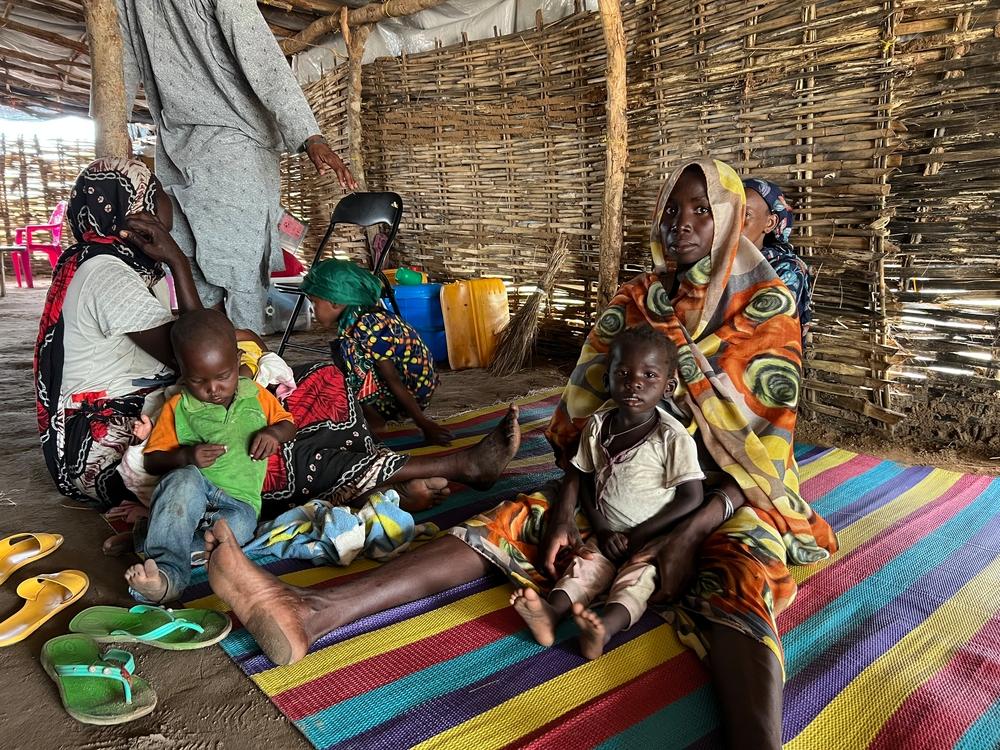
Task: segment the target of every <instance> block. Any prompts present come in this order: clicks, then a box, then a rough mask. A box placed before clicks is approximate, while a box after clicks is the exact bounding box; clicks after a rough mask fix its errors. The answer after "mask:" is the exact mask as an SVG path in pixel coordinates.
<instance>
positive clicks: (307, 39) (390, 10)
mask: <svg viewBox="0 0 1000 750" xmlns="http://www.w3.org/2000/svg"><path fill="white" fill-rule="evenodd" d="M443 2H444V0H387V2H384V3H379V2H374V3H371V4H369V5H366V6H364V7H363V8H353V9H351V10H350V11H348V13H347V24H348V26H363V25H365V24H369V23H377V22H378V21H381V20H383V19H386V18H398V17H400V16H409V15H413V14H414V13H417V12H419V11H422V10H427V9H428V8H433V7H434V6H435V5H440V4H441V3H443ZM339 27H340V14H339V13H334V14H332V15H329V16H326V17H325V18H320V19H319V20H318V21H313V22H312V23H311V24H309V25H308V26H306V27H305V28H304V29H302V31H300V32H299V33H298V34H296V35H295V36H293V37H291V38H290V39H282V40H281V51H282V52H284V53H285V54H286V55H296V54H298V53H299V52H301V51H302V50H304V49H307V48H308V47H310V46H312V44H313V42H316V41H318V40H319V39H321V38H322V37H324V36H326V35H327V34H330V33H332V32H333V31H334V30H336V29H337V28H339Z"/></svg>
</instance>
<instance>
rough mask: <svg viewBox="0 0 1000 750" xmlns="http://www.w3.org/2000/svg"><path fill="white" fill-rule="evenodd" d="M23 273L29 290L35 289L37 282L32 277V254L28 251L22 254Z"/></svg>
mask: <svg viewBox="0 0 1000 750" xmlns="http://www.w3.org/2000/svg"><path fill="white" fill-rule="evenodd" d="M21 271H22V272H23V273H24V278H25V280H26V281H27V282H28V289H34V288H35V280H34V279H33V278H32V276H31V254H30V253H29V252H28V251H27V250H25V251H24V252H22V253H21Z"/></svg>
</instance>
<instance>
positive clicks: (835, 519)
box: [826, 466, 934, 531]
mask: <svg viewBox="0 0 1000 750" xmlns="http://www.w3.org/2000/svg"><path fill="white" fill-rule="evenodd" d="M932 471H934V467H932V466H911V467H910V468H908V469H906V470H905V471H903V473H901V474H898V475H896V476H895V477H893V478H892V479H890V480H889V481H888V482H885V483H884V484H880V485H879V486H878V487H875V488H874V489H872V490H870V491H869V492H866V493H865V494H863V495H862V496H861V497H859V498H858V499H857V500H855V501H854V502H853V503H851V504H850V505H846V506H844V507H843V508H839V509H838V510H835V511H834V512H833V513H829V514H827V515H826V520H827V521H829V522H830V525H831V526H833V528H834V530H835V531H840V530H841V529H843V528H844V527H845V526H848V525H850V524H851V523H853V522H854V521H855V520H857V519H858V518H860V517H861V516H864V515H867V514H869V513H871V512H872V511H873V510H875V509H876V508H880V507H881V506H883V505H885V504H886V503H887V502H889V501H890V500H895V499H896V498H897V497H898V496H899V495H901V494H903V493H904V492H906V491H907V490H911V489H913V488H914V487H916V486H917V485H918V484H919V483H920V482H922V481H923V480H924V479H925V478H926V477H927V475H928V474H930V473H931V472H932Z"/></svg>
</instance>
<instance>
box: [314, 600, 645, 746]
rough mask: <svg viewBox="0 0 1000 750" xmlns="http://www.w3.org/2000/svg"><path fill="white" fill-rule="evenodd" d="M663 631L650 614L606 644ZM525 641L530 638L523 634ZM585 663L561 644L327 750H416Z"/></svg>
mask: <svg viewBox="0 0 1000 750" xmlns="http://www.w3.org/2000/svg"><path fill="white" fill-rule="evenodd" d="M660 625H663V620H662V619H661V618H659V617H657V616H656V615H653V614H651V613H647V615H646V616H645V617H643V618H642V619H641V620H639V622H637V623H636V624H635V625H634V626H633V627H632V628H630V629H629V630H626V631H625V632H624V633H619V634H618V635H617V636H615V637H614V638H613V639H612V640H611V641H610V643H608V650H609V651H610V650H611V649H613V648H616V647H618V646H620V645H622V644H624V643H628V642H629V641H631V640H633V639H634V638H638V637H639V636H640V635H642V634H644V633H647V632H649V631H650V630H653V629H654V628H656V627H659V626H660ZM524 637H525V638H527V637H529V636H528V635H527V634H525V636H524ZM570 649H572V650H570ZM585 661H586V660H585V659H584V658H583V657H582V656H580V654H579V653H578V652H577V650H576V646H575V643H574V642H573V641H572V640H570V641H563V642H562V643H558V644H556V645H555V646H553V647H552V648H549V649H546V650H545V651H542V652H541V653H540V654H536V655H535V656H533V657H530V658H528V659H524V660H523V661H520V662H517V663H516V664H511V665H510V666H509V667H505V668H503V669H501V670H498V671H497V672H494V673H493V674H491V675H490V676H489V677H487V678H485V679H483V680H480V681H479V682H475V683H472V684H471V685H467V686H466V687H463V688H461V689H459V690H453V691H451V692H448V693H445V694H443V695H440V696H438V697H436V698H432V699H431V700H429V701H424V702H423V703H421V704H420V705H417V706H414V707H413V708H411V709H410V710H408V711H406V712H404V713H401V714H399V715H397V716H394V717H393V718H392V719H390V720H389V721H385V722H382V723H381V724H379V725H378V726H377V727H374V728H372V729H370V730H368V731H367V732H362V733H361V734H358V735H355V736H354V737H351V738H350V739H348V740H345V741H343V742H338V743H336V744H334V745H331V746H330V747H329V749H328V750H349V749H355V748H356V749H357V750H370V748H374V747H380V748H381V747H385V748H390V747H392V748H396V747H400V748H402V747H413V746H414V745H416V744H418V743H420V742H423V741H424V740H427V739H429V738H431V737H434V736H435V735H438V734H441V733H442V732H444V731H446V730H448V729H451V728H452V727H454V726H458V725H459V724H461V723H462V722H465V721H468V720H469V719H471V718H473V717H474V716H478V715H479V714H481V713H483V712H485V711H488V710H490V709H491V708H493V707H495V706H498V705H500V704H501V703H503V702H504V701H506V700H509V699H511V698H513V697H515V696H517V695H520V694H521V693H523V692H525V691H526V690H530V689H531V688H533V687H535V686H537V685H541V684H542V683H543V682H547V681H548V680H551V679H553V678H555V677H558V676H559V675H561V674H564V673H565V672H568V671H570V670H571V669H575V668H576V667H579V666H580V665H581V664H584V663H585ZM609 689H611V688H610V686H609Z"/></svg>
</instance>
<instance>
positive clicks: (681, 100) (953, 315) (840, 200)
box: [303, 0, 1000, 444]
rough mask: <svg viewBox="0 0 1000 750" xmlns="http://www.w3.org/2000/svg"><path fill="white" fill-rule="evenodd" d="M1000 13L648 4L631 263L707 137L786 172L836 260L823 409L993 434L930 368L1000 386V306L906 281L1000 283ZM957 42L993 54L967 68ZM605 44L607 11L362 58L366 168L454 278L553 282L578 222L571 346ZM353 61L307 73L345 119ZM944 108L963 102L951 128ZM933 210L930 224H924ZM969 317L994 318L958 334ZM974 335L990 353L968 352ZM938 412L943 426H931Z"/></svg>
mask: <svg viewBox="0 0 1000 750" xmlns="http://www.w3.org/2000/svg"><path fill="white" fill-rule="evenodd" d="M972 6H974V7H972ZM998 8H1000V0H981V1H980V2H973V3H947V2H945V3H941V2H935V3H932V2H929V1H928V0H919V1H914V0H911V1H909V2H905V3H904V2H899V3H896V2H892V1H889V2H887V3H886V4H872V3H870V2H867V1H866V0H829V1H827V2H820V3H809V2H802V1H801V0H799V1H798V2H778V1H771V2H759V3H755V4H754V5H753V6H750V7H748V6H747V5H746V4H745V3H743V2H735V1H734V0H725V1H721V0H716V1H715V2H703V3H698V4H691V3H689V2H687V0H638V1H637V2H636V3H635V4H634V5H630V6H628V7H627V8H626V10H625V15H626V19H625V20H626V34H627V37H628V41H629V56H628V64H629V66H628V74H629V97H630V100H629V118H630V122H629V127H630V132H629V149H630V154H629V171H628V180H627V184H626V201H625V206H626V237H625V256H624V258H623V266H626V268H623V272H622V277H623V278H625V277H627V276H629V275H631V273H633V266H641V267H646V266H647V265H648V260H647V255H646V247H647V245H648V231H649V217H650V213H651V211H652V208H653V204H654V201H655V197H656V193H657V190H658V188H659V184H660V182H661V181H662V179H663V178H664V176H665V175H666V174H667V173H668V172H669V171H670V170H671V169H672V168H673V167H674V166H676V165H677V164H678V163H680V162H682V161H684V160H685V159H688V158H691V157H693V156H700V155H705V154H710V155H712V156H715V157H717V158H722V159H725V160H727V161H729V162H730V163H732V164H733V165H734V166H735V167H736V168H737V169H738V170H739V171H741V172H744V173H753V174H756V175H760V176H763V177H766V178H768V179H772V180H774V181H775V182H778V183H779V184H781V185H782V186H783V187H784V188H785V189H786V193H787V195H788V197H789V199H790V201H791V202H792V204H793V205H794V207H795V208H796V232H795V236H794V242H795V244H796V246H797V247H798V248H799V249H800V250H801V252H802V254H803V255H804V256H806V257H807V259H808V262H809V263H810V264H811V265H812V267H813V269H814V272H815V273H816V274H817V277H818V280H817V284H816V291H815V300H814V305H815V321H816V324H815V327H814V336H813V344H812V347H811V349H810V352H809V356H808V360H807V365H806V400H805V404H804V407H803V411H804V412H805V414H806V416H807V417H809V416H811V417H815V418H820V419H822V420H823V421H824V422H825V423H831V422H832V423H835V424H836V425H837V426H840V427H841V428H847V429H851V430H859V429H860V430H868V429H871V428H883V427H887V426H891V425H893V424H894V423H896V422H897V421H899V420H902V421H901V422H900V423H899V424H898V425H897V426H896V428H895V430H896V432H897V433H906V432H908V431H909V432H914V433H917V434H920V435H921V436H925V437H935V438H936V439H938V440H944V441H955V440H963V441H968V440H972V441H974V442H979V443H980V444H984V443H985V442H988V440H990V439H991V436H995V435H996V434H997V432H996V430H992V428H988V427H984V428H981V429H979V430H978V431H971V432H970V431H968V430H967V429H966V426H965V425H963V424H962V419H961V416H960V414H961V403H962V402H963V400H967V399H964V398H963V397H962V396H956V397H955V398H954V399H953V400H954V401H955V402H957V405H954V404H953V407H954V408H952V407H948V408H952V411H951V412H949V414H950V415H951V416H950V419H951V421H950V422H948V423H947V424H945V425H944V426H943V427H942V426H941V424H940V423H941V421H942V420H941V419H937V418H936V416H935V415H938V414H939V413H941V410H942V409H945V407H944V406H943V403H944V402H943V400H942V398H941V395H942V392H944V391H948V390H949V389H952V391H953V385H954V381H955V379H956V378H962V377H965V375H964V373H965V370H963V371H962V374H960V375H953V374H949V373H948V372H941V371H939V370H938V369H931V366H933V365H935V363H937V362H939V361H941V362H944V361H950V360H953V359H955V358H959V359H961V361H962V362H963V363H964V364H965V366H966V367H967V369H968V370H971V371H972V372H973V374H974V376H975V377H974V378H973V381H969V382H970V383H971V385H969V388H967V389H966V391H965V392H964V393H973V394H974V396H975V399H979V401H978V403H982V404H983V405H984V407H983V408H984V410H985V408H986V406H985V405H986V404H988V403H993V404H996V401H995V399H994V397H993V396H992V395H988V394H989V391H990V389H995V386H996V385H997V381H996V377H997V355H996V348H995V344H996V338H997V329H996V326H997V321H996V310H995V308H993V309H992V311H989V310H983V309H980V308H976V309H971V308H969V307H968V306H967V305H960V306H957V307H956V306H955V305H954V301H953V300H952V301H950V302H946V301H942V300H941V299H939V298H937V297H934V296H933V295H930V296H929V295H928V294H926V293H924V290H923V289H921V290H920V293H919V294H911V292H910V291H907V284H909V285H910V288H912V287H913V285H914V284H916V283H920V284H922V283H923V282H922V281H920V279H922V278H923V276H920V275H919V274H917V271H918V270H919V271H920V272H921V273H923V272H924V269H927V268H930V271H929V273H930V277H931V278H939V277H941V278H949V279H961V284H959V286H963V288H964V289H970V290H972V289H975V290H978V291H981V292H982V293H983V296H990V295H992V296H993V298H994V299H996V297H997V296H998V294H997V292H998V290H1000V284H998V283H997V279H998V276H1000V271H998V260H1000V253H998V251H997V236H996V234H997V229H998V222H997V219H996V215H997V213H996V210H995V208H996V207H995V204H994V202H995V199H996V190H997V187H998V185H1000V179H998V178H997V170H996V158H997V156H998V155H1000V150H997V149H996V148H995V147H992V146H991V145H990V144H991V142H992V143H995V142H996V141H995V135H996V128H992V129H991V126H988V127H986V128H985V130H984V125H983V123H984V122H986V123H992V124H993V125H995V124H996V122H997V117H996V108H997V105H996V101H997V97H996V88H997V85H996V83H995V81H996V80H997V67H998V66H997V63H996V60H997V56H996V54H997V52H996V45H997V40H996V39H995V35H994V32H993V26H994V25H995V24H996V23H997V15H998V13H997V11H998ZM956 51H957V52H956ZM956 55H958V56H959V57H961V58H962V59H965V60H966V61H969V60H970V59H971V60H972V61H974V62H975V63H976V65H975V66H974V68H973V69H972V70H971V71H966V72H965V73H964V74H962V75H959V74H957V73H956V72H955V71H956V70H957V69H959V68H960V67H962V66H963V65H964V63H960V62H958V61H956V59H955V58H956ZM603 61H604V42H603V38H602V35H601V31H600V24H599V20H598V19H597V18H596V16H594V15H592V14H578V15H576V16H574V17H571V18H569V19H566V20H564V21H562V22H560V23H558V24H555V25H552V26H549V27H546V28H544V29H540V30H537V31H534V32H528V33H522V34H517V35H512V36H509V37H502V38H498V39H493V40H485V41H480V42H474V43H466V44H462V45H456V46H453V47H450V48H446V49H442V50H436V51H432V52H428V53H424V54H421V55H418V56H412V57H404V58H399V59H383V60H378V61H376V62H375V63H373V64H371V65H369V66H366V67H365V70H364V96H365V99H364V108H363V122H364V130H365V132H364V137H365V150H366V171H367V175H368V181H369V185H370V186H372V189H380V188H383V187H388V188H391V189H393V190H396V191H398V192H400V193H401V194H402V195H403V197H404V200H405V202H406V214H405V218H404V224H403V228H402V230H401V233H400V243H399V247H400V249H401V255H402V258H403V260H404V261H406V262H409V263H416V264H420V265H422V266H424V267H425V268H427V269H429V270H430V271H431V272H432V274H434V275H435V276H436V277H437V278H445V279H446V278H452V277H462V276H473V275H497V276H501V277H503V278H505V279H507V280H508V282H510V283H511V284H512V285H513V288H512V291H513V292H514V298H515V301H516V300H517V298H518V295H519V294H523V293H525V292H526V291H527V290H530V285H531V283H532V282H534V281H535V280H536V279H537V278H539V277H540V276H541V272H542V268H543V266H544V263H545V261H546V259H547V256H548V252H549V248H551V247H552V246H553V245H554V243H555V234H556V232H557V231H563V232H567V233H569V234H570V235H571V238H572V242H571V252H572V255H571V258H572V260H571V262H569V263H568V264H567V266H566V267H565V268H564V271H563V274H562V280H561V282H560V284H559V285H558V286H557V289H556V291H555V294H554V298H553V301H552V304H551V305H549V307H548V309H547V316H546V320H545V322H544V324H543V328H542V345H543V347H544V348H545V349H548V350H550V351H557V352H561V353H570V352H572V351H573V350H574V349H576V348H577V347H578V346H579V343H580V338H581V336H582V334H583V332H584V331H585V330H587V329H588V328H589V326H590V324H591V322H592V315H593V299H594V294H595V291H596V283H597V253H598V246H597V238H598V232H599V222H600V207H601V199H602V192H601V191H602V182H603V170H604V144H603V142H602V137H603V125H604V109H603V106H604V83H603V79H602V77H601V76H602V70H603V64H604V62H603ZM344 72H345V69H338V70H337V71H334V72H333V73H331V74H330V75H329V76H328V77H327V79H325V80H324V81H322V82H318V83H317V84H314V85H313V87H312V88H311V89H308V90H307V91H308V93H309V95H310V99H311V101H313V103H314V104H315V105H316V108H317V112H318V114H319V116H320V121H321V123H323V125H324V129H325V130H326V131H327V132H329V133H337V132H339V129H338V128H337V127H336V126H331V123H332V122H334V121H336V122H342V120H343V117H342V114H341V113H342V110H343V100H342V99H340V98H338V97H339V96H343V95H344V93H343V92H344V87H343V76H344ZM331 82H332V83H331ZM331 96H332V97H333V98H332V99H331ZM949 97H950V98H949ZM327 112H331V113H332V114H333V117H332V118H331V117H329V116H328V115H327ZM338 118H339V119H338ZM942 118H946V119H947V118H950V119H947V122H945V126H946V129H945V130H944V131H943V132H942V133H938V132H937V131H936V130H935V128H940V127H941V123H942V122H944V120H942ZM970 144H972V145H970ZM929 153H934V154H945V156H946V157H947V158H945V156H942V157H938V156H934V158H933V159H928V154H929ZM939 159H940V161H938V160H939ZM935 164H939V165H940V166H937V167H935V166H933V165H935ZM929 168H932V169H937V170H938V173H937V174H936V175H935V174H934V173H933V172H928V173H927V174H925V172H926V171H927V170H928V169H929ZM932 178H934V179H932ZM970 180H971V181H972V182H971V185H972V187H973V189H972V190H970V183H969V181H970ZM304 194H305V195H306V204H307V205H306V206H304V207H303V208H305V209H307V210H308V211H309V212H313V213H314V212H315V206H316V205H317V203H318V202H319V201H320V200H322V201H325V203H326V206H327V207H328V206H329V205H330V204H331V203H332V202H335V200H336V199H337V198H339V189H338V190H337V191H334V193H333V194H332V195H331V196H330V197H332V198H333V200H332V201H331V200H328V199H327V197H326V196H327V195H328V193H324V192H323V191H322V190H318V191H316V193H315V194H312V193H311V191H309V190H305V191H304ZM324 210H328V208H324ZM322 213H323V212H322V211H321V212H320V214H322ZM326 215H327V216H328V215H329V214H328V213H327V214H326ZM894 217H896V218H894ZM955 217H966V218H959V219H955ZM917 221H920V222H921V223H924V224H930V225H931V226H929V227H921V228H920V232H921V233H922V234H920V236H919V237H917V239H913V238H912V237H911V235H913V236H916V234H914V229H913V228H912V226H911V225H912V224H913V223H915V222H917ZM316 231H318V228H314V233H313V235H312V240H313V241H315V237H316V234H315V232H316ZM904 235H905V236H904ZM894 243H895V244H894ZM897 244H898V247H899V250H897ZM956 255H957V256H960V257H961V260H962V262H961V263H960V264H956V263H955V262H954V258H955V257H956ZM935 264H936V265H935ZM907 269H910V270H907ZM935 274H938V276H935ZM915 279H916V280H915ZM914 306H919V309H920V310H921V311H923V314H924V317H925V318H926V317H928V316H930V317H932V318H933V319H934V320H935V321H936V323H935V324H934V325H933V326H930V329H931V333H930V334H928V333H927V332H926V331H922V330H912V327H909V326H907V325H903V323H904V322H905V320H904V316H905V319H906V320H908V319H909V318H911V317H912V316H913V314H914V311H915V310H916V309H917V307H914ZM991 314H992V317H990V315H991ZM959 320H961V321H976V322H977V323H978V325H977V327H976V328H975V329H973V328H969V329H963V330H962V332H961V335H960V336H959V337H955V336H952V335H951V334H952V333H953V332H954V330H956V329H954V328H953V327H951V326H952V324H953V322H954V321H959ZM966 344H969V345H970V348H971V349H972V350H973V351H974V352H975V356H977V357H979V359H977V360H969V359H968V355H967V354H966V355H963V354H959V352H958V350H959V349H963V350H964V349H965V348H966ZM970 365H971V366H970ZM991 399H993V400H992V401H991ZM995 411H996V410H995ZM918 414H919V415H921V416H920V418H919V419H918V418H917V415H918ZM928 419H931V420H934V421H935V424H937V425H938V427H940V428H941V429H939V430H938V433H937V434H935V435H933V436H931V435H928V434H925V433H927V432H928V431H927V430H926V429H925V426H926V421H927V420H928ZM945 421H947V420H945ZM963 429H964V430H965V432H962V430H963ZM991 430H992V431H991Z"/></svg>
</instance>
